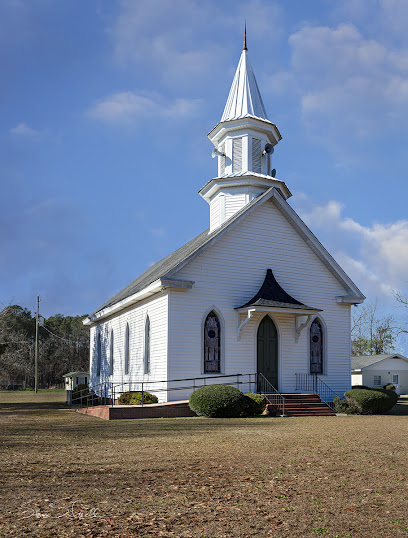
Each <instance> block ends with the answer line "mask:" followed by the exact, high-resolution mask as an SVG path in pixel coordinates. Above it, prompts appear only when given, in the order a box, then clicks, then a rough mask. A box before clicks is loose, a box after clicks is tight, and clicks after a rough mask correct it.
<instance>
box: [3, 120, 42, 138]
mask: <svg viewBox="0 0 408 538" xmlns="http://www.w3.org/2000/svg"><path fill="white" fill-rule="evenodd" d="M9 132H10V134H12V135H15V136H25V137H37V136H39V135H41V134H42V131H37V130H36V129H32V128H31V127H29V126H28V125H27V124H26V123H19V124H18V125H17V126H16V127H12V128H11V129H10V131H9Z"/></svg>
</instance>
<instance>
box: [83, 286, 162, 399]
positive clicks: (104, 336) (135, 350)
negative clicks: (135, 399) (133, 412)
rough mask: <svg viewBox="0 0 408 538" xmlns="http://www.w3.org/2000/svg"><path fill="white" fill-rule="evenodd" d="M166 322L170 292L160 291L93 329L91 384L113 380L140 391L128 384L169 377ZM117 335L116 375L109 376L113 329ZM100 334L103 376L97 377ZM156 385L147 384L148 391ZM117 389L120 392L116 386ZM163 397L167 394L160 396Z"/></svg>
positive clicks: (114, 371)
mask: <svg viewBox="0 0 408 538" xmlns="http://www.w3.org/2000/svg"><path fill="white" fill-rule="evenodd" d="M147 315H148V316H149V320H150V372H149V373H147V374H145V373H144V353H145V323H146V316H147ZM127 323H128V324H129V334H130V341H129V344H130V346H129V348H130V353H129V374H128V375H125V371H124V362H125V331H126V324H127ZM167 325H168V295H167V293H166V294H161V295H159V296H157V297H154V298H150V299H147V300H145V301H144V302H141V303H139V304H138V305H137V307H130V308H128V309H127V310H125V311H122V312H120V313H119V314H117V315H115V316H112V317H111V318H109V319H107V320H106V321H104V322H102V323H100V324H98V325H95V326H93V327H92V328H91V369H90V371H91V383H92V385H94V386H95V385H98V384H99V383H105V382H108V383H113V384H115V385H123V386H124V388H127V390H129V387H130V388H131V389H132V388H133V389H135V390H137V389H138V387H137V386H136V385H134V387H131V386H130V385H129V383H132V382H133V383H136V382H139V381H144V382H150V381H162V380H166V379H167ZM112 330H113V334H114V362H113V375H110V360H111V357H110V340H111V331H112ZM98 333H100V334H101V344H102V345H101V347H102V362H101V375H100V378H99V379H98V378H97V376H96V375H95V372H96V342H97V335H98ZM149 388H151V389H152V392H154V390H153V389H154V388H157V386H156V387H155V386H153V385H150V386H149V385H146V390H149ZM117 391H121V390H120V388H119V387H118V388H117ZM158 396H161V398H160V399H161V400H163V399H164V398H163V397H164V396H165V393H163V394H161V395H159V394H158Z"/></svg>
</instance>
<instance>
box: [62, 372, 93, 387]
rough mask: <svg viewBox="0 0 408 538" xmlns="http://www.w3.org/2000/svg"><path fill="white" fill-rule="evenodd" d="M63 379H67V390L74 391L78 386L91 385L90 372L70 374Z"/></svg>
mask: <svg viewBox="0 0 408 538" xmlns="http://www.w3.org/2000/svg"><path fill="white" fill-rule="evenodd" d="M62 377H64V378H65V390H74V388H75V387H77V386H78V385H88V383H89V372H69V373H68V374H65V375H63V376H62Z"/></svg>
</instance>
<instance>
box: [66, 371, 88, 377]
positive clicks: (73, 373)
mask: <svg viewBox="0 0 408 538" xmlns="http://www.w3.org/2000/svg"><path fill="white" fill-rule="evenodd" d="M74 375H89V372H68V373H67V374H64V375H63V376H62V377H73V376H74Z"/></svg>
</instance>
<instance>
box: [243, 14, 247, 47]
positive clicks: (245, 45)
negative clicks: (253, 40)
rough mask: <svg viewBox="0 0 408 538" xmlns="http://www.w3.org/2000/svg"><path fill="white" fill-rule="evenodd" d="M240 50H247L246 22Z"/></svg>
mask: <svg viewBox="0 0 408 538" xmlns="http://www.w3.org/2000/svg"><path fill="white" fill-rule="evenodd" d="M242 50H248V48H247V44H246V21H245V31H244V46H243V47H242Z"/></svg>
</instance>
